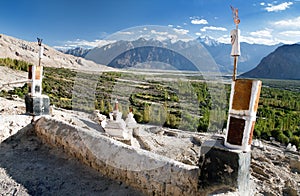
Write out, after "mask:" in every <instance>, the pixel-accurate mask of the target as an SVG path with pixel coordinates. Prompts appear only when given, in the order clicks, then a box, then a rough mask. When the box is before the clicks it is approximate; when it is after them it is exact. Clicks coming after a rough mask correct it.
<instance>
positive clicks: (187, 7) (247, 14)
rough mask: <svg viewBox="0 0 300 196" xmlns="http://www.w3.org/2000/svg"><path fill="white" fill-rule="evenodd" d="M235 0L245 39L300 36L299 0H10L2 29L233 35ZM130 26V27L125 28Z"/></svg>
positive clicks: (49, 35) (48, 38)
mask: <svg viewBox="0 0 300 196" xmlns="http://www.w3.org/2000/svg"><path fill="white" fill-rule="evenodd" d="M230 5H232V6H233V7H236V8H238V9H239V17H240V20H241V23H240V25H239V28H240V30H241V41H245V42H249V43H260V44H268V45H270V44H276V43H279V42H282V43H287V44H290V43H296V42H300V0H290V1H281V0H278V1H267V0H259V1H256V0H255V1H246V0H6V1H1V12H0V29H1V31H0V33H3V34H6V35H10V36H14V37H17V38H20V39H24V40H28V41H36V37H42V38H43V39H44V43H46V44H48V45H50V46H66V47H68V46H69V47H70V46H71V47H74V46H80V45H81V46H90V47H92V46H95V45H96V44H97V43H100V42H103V41H102V39H105V38H106V37H107V36H109V35H110V34H113V33H115V32H118V31H121V30H124V29H127V28H132V27H135V26H145V25H160V26H165V27H167V26H168V27H170V28H173V29H175V30H176V31H177V32H179V33H181V34H186V35H189V36H191V37H198V36H205V35H208V36H211V37H212V38H214V39H217V40H219V41H221V42H226V43H228V42H229V41H230V38H229V34H230V30H231V29H233V28H235V25H234V23H233V19H232V12H231V9H230ZM125 31H126V30H125Z"/></svg>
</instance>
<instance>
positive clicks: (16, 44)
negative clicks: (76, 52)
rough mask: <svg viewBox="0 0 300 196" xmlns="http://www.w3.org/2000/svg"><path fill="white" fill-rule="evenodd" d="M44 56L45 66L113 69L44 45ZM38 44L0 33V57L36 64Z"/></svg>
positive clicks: (43, 62) (43, 63) (100, 69)
mask: <svg viewBox="0 0 300 196" xmlns="http://www.w3.org/2000/svg"><path fill="white" fill-rule="evenodd" d="M43 46H44V57H43V59H42V65H43V66H46V67H65V68H70V69H80V70H89V71H92V70H99V71H105V70H113V69H112V68H109V67H107V66H104V65H99V64H96V63H94V62H92V61H88V60H86V59H84V58H80V57H74V56H72V55H67V54H63V53H62V52H59V51H57V50H55V49H54V48H51V47H50V46H47V45H44V44H43ZM38 51H39V46H38V44H37V43H36V42H28V41H24V40H21V39H17V38H14V37H10V36H7V35H3V34H1V35H0V58H7V57H9V58H12V59H17V60H23V61H26V62H29V63H33V64H36V65H37V64H38Z"/></svg>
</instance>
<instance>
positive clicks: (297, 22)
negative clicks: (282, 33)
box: [273, 16, 300, 28]
mask: <svg viewBox="0 0 300 196" xmlns="http://www.w3.org/2000/svg"><path fill="white" fill-rule="evenodd" d="M273 24H274V25H276V26H277V27H288V28H299V26H300V16H299V17H297V18H293V19H289V20H279V21H276V22H274V23H273Z"/></svg>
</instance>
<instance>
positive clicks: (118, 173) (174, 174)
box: [35, 117, 200, 195]
mask: <svg viewBox="0 0 300 196" xmlns="http://www.w3.org/2000/svg"><path fill="white" fill-rule="evenodd" d="M35 131H36V132H37V135H38V136H39V137H40V138H41V139H42V140H43V141H44V142H46V143H48V144H50V145H53V146H56V147H62V148H63V149H64V150H65V151H66V152H67V153H69V154H71V155H72V156H75V157H77V158H78V159H80V160H81V161H82V162H83V163H85V164H87V165H89V166H91V167H93V168H94V169H96V170H98V171H99V172H100V173H102V174H104V175H106V176H108V177H110V178H112V179H115V180H120V181H122V182H125V183H126V184H128V185H130V186H132V187H134V188H137V189H139V190H141V192H143V193H146V194H148V195H200V193H199V192H198V177H199V168H198V167H197V166H190V165H186V164H183V163H180V162H177V161H175V160H172V159H169V158H167V157H164V156H160V155H157V154H154V153H152V152H149V151H145V150H142V149H137V148H133V147H131V146H128V145H125V144H123V143H121V142H118V141H115V140H113V139H111V138H108V137H106V136H104V135H102V134H101V133H99V132H97V131H90V130H84V129H82V128H79V127H75V126H71V125H69V124H67V123H65V122H62V121H58V120H56V119H54V118H51V117H42V118H40V119H39V120H38V121H37V123H36V125H35Z"/></svg>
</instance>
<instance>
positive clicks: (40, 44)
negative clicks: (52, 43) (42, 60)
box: [37, 38, 43, 46]
mask: <svg viewBox="0 0 300 196" xmlns="http://www.w3.org/2000/svg"><path fill="white" fill-rule="evenodd" d="M37 40H38V45H39V46H42V41H43V39H41V38H37Z"/></svg>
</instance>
